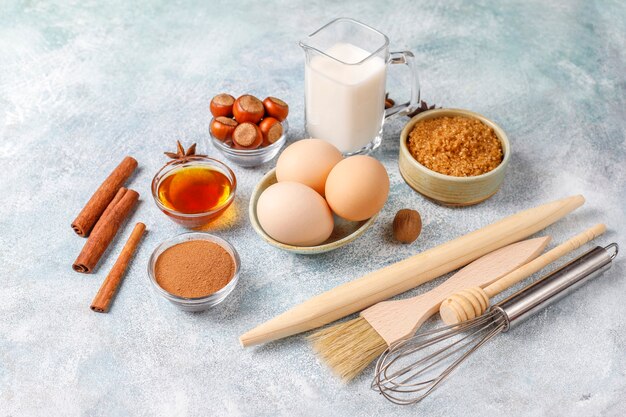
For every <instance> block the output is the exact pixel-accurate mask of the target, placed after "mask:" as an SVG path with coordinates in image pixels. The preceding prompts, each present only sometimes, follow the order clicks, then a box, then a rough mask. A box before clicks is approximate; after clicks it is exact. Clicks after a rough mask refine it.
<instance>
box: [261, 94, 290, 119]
mask: <svg viewBox="0 0 626 417" xmlns="http://www.w3.org/2000/svg"><path fill="white" fill-rule="evenodd" d="M263 106H264V107H265V113H266V114H267V115H268V116H270V117H273V118H274V119H277V120H278V121H279V122H282V121H284V120H285V119H286V118H287V115H288V114H289V106H288V105H287V103H285V102H284V101H282V100H281V99H279V98H276V97H267V98H266V99H265V100H263Z"/></svg>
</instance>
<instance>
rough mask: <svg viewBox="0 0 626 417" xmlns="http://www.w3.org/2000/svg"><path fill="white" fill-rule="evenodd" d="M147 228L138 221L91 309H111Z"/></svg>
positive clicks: (101, 311) (98, 311) (99, 310)
mask: <svg viewBox="0 0 626 417" xmlns="http://www.w3.org/2000/svg"><path fill="white" fill-rule="evenodd" d="M145 230H146V225H145V224H143V223H137V224H136V225H135V228H134V229H133V231H132V233H131V234H130V237H129V238H128V240H127V241H126V244H125V245H124V248H122V252H121V253H120V256H119V257H118V258H117V260H116V261H115V265H113V268H111V271H110V272H109V275H107V277H106V279H105V280H104V282H103V283H102V286H101V287H100V290H98V294H96V296H95V298H94V299H93V301H92V302H91V309H92V310H93V311H95V312H97V313H106V312H107V311H109V306H110V305H111V301H112V300H113V297H114V296H115V293H116V292H117V288H118V287H119V286H120V283H121V282H122V278H123V277H124V272H125V271H126V267H127V266H128V263H129V262H130V259H131V258H132V256H133V254H134V253H135V250H136V249H137V246H138V245H139V241H140V240H141V236H143V232H144V231H145Z"/></svg>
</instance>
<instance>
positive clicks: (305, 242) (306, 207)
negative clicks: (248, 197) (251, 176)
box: [256, 181, 334, 246]
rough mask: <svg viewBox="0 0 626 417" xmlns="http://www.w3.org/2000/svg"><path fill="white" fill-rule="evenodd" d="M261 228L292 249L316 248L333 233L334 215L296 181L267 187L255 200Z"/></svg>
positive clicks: (318, 197) (314, 193)
mask: <svg viewBox="0 0 626 417" xmlns="http://www.w3.org/2000/svg"><path fill="white" fill-rule="evenodd" d="M256 214H257V218H258V219H259V223H260V224H261V227H262V228H263V230H264V231H265V233H267V234H268V235H269V236H271V237H272V238H273V239H275V240H277V241H279V242H282V243H285V244H288V245H294V246H315V245H319V244H320V243H322V242H324V241H325V240H326V239H328V237H329V236H330V234H331V233H332V231H333V227H334V220H333V214H332V212H331V211H330V208H329V207H328V204H327V203H326V200H324V198H322V196H320V195H319V194H318V193H317V192H316V191H315V190H313V189H312V188H311V187H307V186H306V185H304V184H300V183H297V182H290V181H285V182H279V183H276V184H273V185H271V186H269V187H268V188H267V189H266V190H265V191H263V193H262V194H261V196H260V197H259V200H258V201H257V206H256Z"/></svg>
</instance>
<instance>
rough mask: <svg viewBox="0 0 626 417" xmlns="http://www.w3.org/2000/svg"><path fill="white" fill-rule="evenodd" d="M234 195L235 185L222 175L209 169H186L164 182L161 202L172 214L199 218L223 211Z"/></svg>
mask: <svg viewBox="0 0 626 417" xmlns="http://www.w3.org/2000/svg"><path fill="white" fill-rule="evenodd" d="M231 192H232V184H231V182H230V180H229V178H228V177H227V176H226V175H225V174H223V173H222V172H220V171H218V170H216V169H214V168H211V167H207V166H187V167H183V168H180V169H176V170H174V171H172V172H171V173H170V174H169V175H167V176H166V177H165V178H163V180H161V182H160V183H159V187H158V198H159V201H160V202H161V203H162V204H163V205H164V206H165V207H167V208H168V209H170V210H175V211H178V212H180V213H185V214H197V213H206V212H209V211H212V210H216V209H218V208H220V207H222V205H223V204H224V203H226V202H227V201H228V198H229V197H230V194H231Z"/></svg>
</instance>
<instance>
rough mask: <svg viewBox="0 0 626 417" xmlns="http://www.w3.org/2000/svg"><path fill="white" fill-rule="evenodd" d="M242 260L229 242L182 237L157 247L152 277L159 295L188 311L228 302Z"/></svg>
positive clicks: (192, 235) (206, 235)
mask: <svg viewBox="0 0 626 417" xmlns="http://www.w3.org/2000/svg"><path fill="white" fill-rule="evenodd" d="M239 270H240V260H239V255H238V254H237V251H236V250H235V248H234V247H233V246H232V245H231V244H230V243H228V242H227V241H226V240H224V239H221V238H219V237H217V236H214V235H211V234H209V233H203V232H190V233H182V234H180V235H177V236H174V237H173V238H170V239H168V240H166V241H164V242H163V243H161V244H160V245H159V246H157V247H156V249H155V250H154V252H152V256H150V261H149V262H148V277H149V278H150V282H151V283H152V286H153V288H154V290H155V291H156V292H157V294H159V295H161V296H163V297H164V298H165V299H166V300H168V301H169V302H171V303H172V304H174V305H175V306H176V307H178V308H180V309H181V310H185V311H202V310H206V309H208V308H211V307H213V306H216V305H217V304H219V303H221V302H222V301H224V299H225V298H226V297H227V296H228V295H229V294H230V293H231V292H232V291H233V289H234V288H235V286H236V285H237V282H238V280H239Z"/></svg>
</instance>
